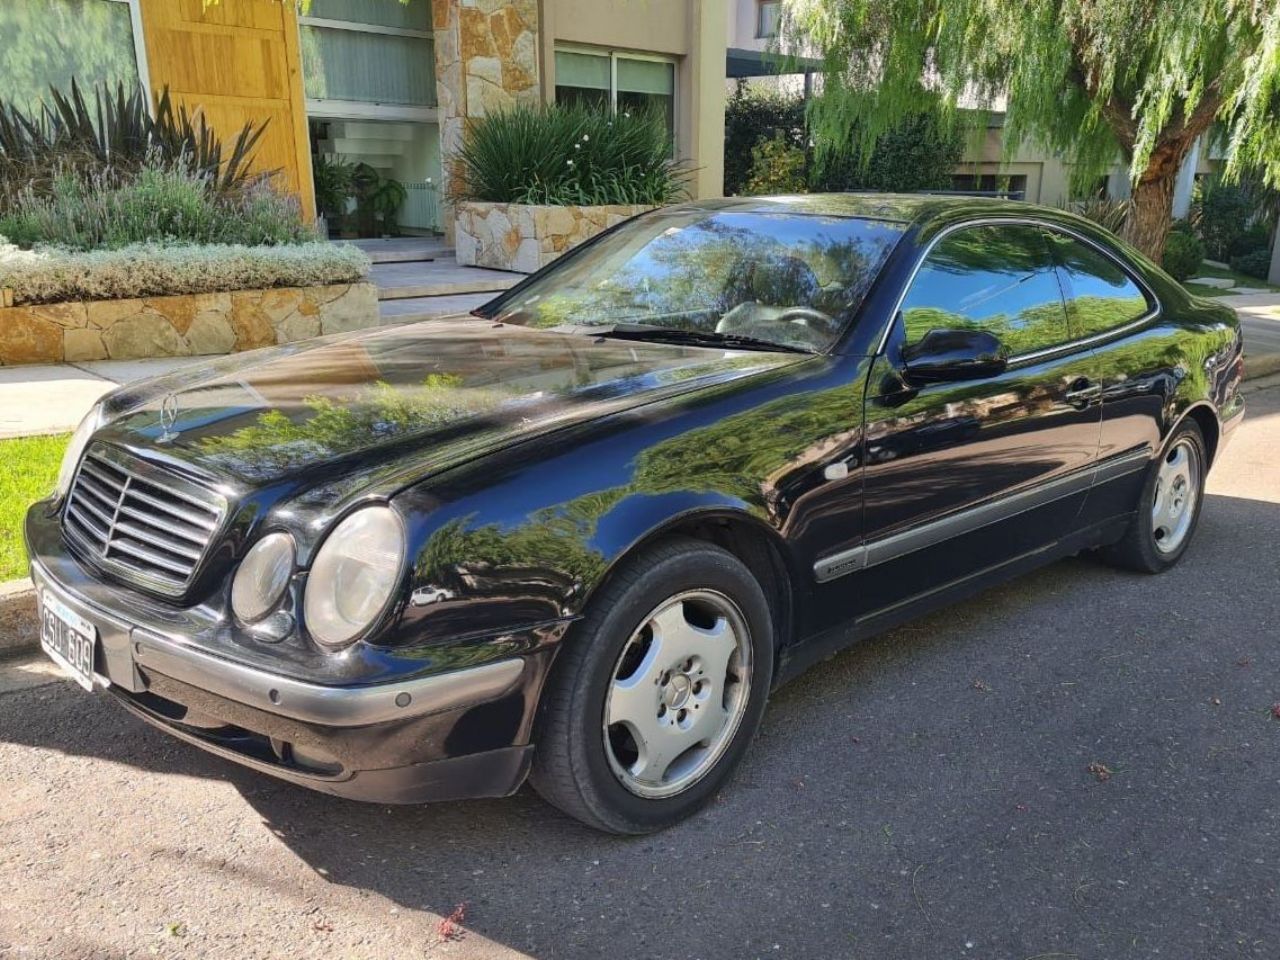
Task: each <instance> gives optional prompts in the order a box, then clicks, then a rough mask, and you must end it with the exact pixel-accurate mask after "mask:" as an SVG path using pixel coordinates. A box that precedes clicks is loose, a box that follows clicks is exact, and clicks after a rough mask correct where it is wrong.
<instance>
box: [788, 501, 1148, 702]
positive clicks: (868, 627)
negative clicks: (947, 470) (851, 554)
mask: <svg viewBox="0 0 1280 960" xmlns="http://www.w3.org/2000/svg"><path fill="white" fill-rule="evenodd" d="M1130 516H1131V515H1130V514H1125V515H1122V516H1116V517H1111V518H1110V519H1107V520H1104V521H1101V522H1099V523H1096V524H1093V525H1092V526H1089V527H1085V528H1084V529H1082V530H1079V531H1076V532H1075V533H1073V534H1071V535H1070V536H1068V537H1065V538H1063V539H1061V540H1057V541H1055V542H1053V543H1050V544H1046V545H1045V546H1043V547H1040V548H1037V549H1036V550H1032V551H1030V552H1028V553H1023V554H1019V555H1018V556H1016V557H1011V558H1010V559H1008V560H1004V561H1001V562H1000V563H998V564H995V565H993V566H990V567H985V568H983V569H982V570H976V571H974V572H973V573H971V574H969V575H967V576H965V577H962V578H961V579H959V580H953V581H951V582H950V583H947V584H943V585H942V586H940V587H935V588H934V589H933V590H930V591H929V592H927V593H922V594H918V595H916V596H914V597H911V598H909V599H907V600H903V601H901V602H900V603H896V604H894V605H893V606H891V607H885V608H884V609H881V610H877V611H875V612H874V613H869V614H867V615H866V616H864V617H860V618H859V619H857V620H855V621H853V622H852V623H849V624H845V625H843V626H840V627H837V628H836V629H834V630H828V631H826V632H825V633H820V634H818V635H816V636H814V637H811V638H810V639H808V640H805V641H802V642H801V643H797V644H793V645H791V646H787V647H783V648H782V650H781V651H780V652H779V654H778V668H777V670H775V671H774V682H773V688H774V689H775V690H776V689H777V688H778V687H780V686H782V685H783V684H784V683H786V682H787V681H789V680H793V679H795V678H796V677H798V676H799V675H800V674H802V673H804V672H805V671H806V670H807V669H809V667H811V666H813V665H814V664H815V663H819V662H820V661H822V660H828V659H830V658H831V657H833V656H835V655H836V654H837V653H839V652H840V651H842V650H844V649H845V648H846V647H849V646H851V645H852V644H854V643H857V642H858V641H859V640H864V639H866V638H867V637H872V636H875V635H876V634H879V633H884V632H885V631H886V630H890V629H892V628H893V627H896V626H899V625H901V624H903V623H906V622H907V621H909V620H915V619H918V618H919V617H922V616H925V615H926V614H929V613H932V612H933V611H935V610H938V609H941V608H942V607H946V606H950V605H951V604H953V603H957V602H959V601H960V600H965V599H968V598H969V597H971V596H973V595H974V594H976V593H979V592H980V591H982V590H984V589H986V588H988V587H993V586H996V585H997V584H1000V583H1004V582H1006V581H1008V580H1012V579H1014V578H1016V577H1019V576H1021V575H1022V574H1024V573H1029V572H1030V571H1032V570H1036V569H1039V568H1040V567H1043V566H1046V565H1048V564H1050V563H1053V562H1054V561H1056V560H1061V559H1063V558H1064V557H1070V556H1074V555H1075V554H1077V553H1080V552H1081V551H1083V550H1092V549H1094V548H1096V547H1101V546H1105V545H1106V544H1108V543H1114V542H1115V541H1116V540H1118V539H1119V538H1120V537H1121V536H1123V534H1124V531H1125V528H1126V527H1127V526H1128V523H1129V519H1130Z"/></svg>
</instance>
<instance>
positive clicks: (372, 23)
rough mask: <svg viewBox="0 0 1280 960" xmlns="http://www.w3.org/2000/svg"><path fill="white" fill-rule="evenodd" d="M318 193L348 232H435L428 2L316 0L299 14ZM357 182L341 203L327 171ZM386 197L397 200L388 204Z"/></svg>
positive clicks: (334, 225)
mask: <svg viewBox="0 0 1280 960" xmlns="http://www.w3.org/2000/svg"><path fill="white" fill-rule="evenodd" d="M298 23H299V30H300V31H301V38H302V64H303V86H304V89H305V91H306V97H307V115H308V118H309V120H310V127H311V145H312V151H313V153H314V154H315V156H314V158H313V164H314V166H315V168H316V182H317V190H318V195H319V194H321V193H323V194H324V195H325V197H326V198H327V202H326V203H325V206H326V207H327V208H328V209H327V211H326V212H327V217H326V219H327V220H329V221H330V222H329V226H330V229H331V231H332V232H335V233H341V234H343V235H345V236H352V235H363V236H369V235H374V236H377V235H381V234H386V233H415V234H416V233H433V232H438V231H439V230H440V226H441V225H440V216H439V204H438V197H437V195H436V190H437V185H438V184H439V182H440V137H439V127H438V115H437V110H436V80H435V48H434V40H433V37H432V32H431V4H430V2H429V0H409V2H407V3H400V2H389V0H312V2H311V5H310V7H309V8H308V10H307V14H306V15H305V16H301V17H299V20H298ZM334 167H340V168H345V169H346V170H347V172H348V174H349V175H350V176H351V178H352V180H353V184H352V186H351V188H350V190H349V192H348V196H347V198H346V202H345V209H344V210H343V211H342V212H338V211H336V210H334V209H333V208H334V207H335V206H339V204H338V203H337V202H336V201H335V200H334V198H333V196H332V190H329V189H326V181H329V182H331V181H332V179H333V176H332V175H333V168H334ZM388 198H400V201H399V203H398V206H396V208H395V209H393V210H388V209H387V206H388V204H389V203H390V200H389V199H388Z"/></svg>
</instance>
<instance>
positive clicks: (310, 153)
mask: <svg viewBox="0 0 1280 960" xmlns="http://www.w3.org/2000/svg"><path fill="white" fill-rule="evenodd" d="M781 8H782V0H407V2H401V0H3V2H0V36H3V37H5V38H6V40H5V42H4V43H0V77H3V78H4V80H5V85H4V91H3V92H4V94H5V95H6V96H8V97H10V98H12V99H14V100H17V101H18V102H35V101H37V100H39V98H40V97H41V96H42V95H44V94H45V92H46V91H47V89H48V87H49V86H50V85H54V86H57V87H60V88H66V87H67V86H68V85H69V82H70V80H71V78H72V77H75V78H77V79H78V80H79V81H81V83H82V84H87V83H95V82H102V81H107V82H117V81H123V82H126V83H130V84H141V85H142V86H143V87H144V88H146V89H149V90H151V91H152V92H154V93H158V92H159V91H160V90H162V89H164V88H166V87H167V88H168V89H169V90H170V92H171V95H172V96H173V97H174V98H175V99H176V100H177V101H179V102H181V103H185V104H187V105H189V106H191V107H197V106H198V107H200V108H201V109H202V110H203V111H204V113H205V115H206V116H207V117H208V119H209V120H210V122H211V123H212V124H213V126H214V127H215V129H217V130H219V131H221V132H222V133H223V134H224V136H230V135H233V134H234V131H236V130H237V129H238V128H239V127H240V126H241V125H243V124H244V123H246V122H249V121H253V122H255V123H263V122H266V124H267V129H266V132H265V134H264V136H263V138H262V140H261V141H260V145H259V148H258V163H259V165H260V166H261V167H262V168H264V169H270V170H274V171H278V173H279V177H280V180H281V183H283V184H284V185H285V186H286V187H287V188H288V189H290V190H292V191H294V192H296V193H297V194H298V196H299V197H300V198H301V200H302V203H303V206H304V209H308V210H310V209H313V208H314V187H313V185H314V182H315V181H314V175H315V170H316V169H317V168H318V167H320V166H321V165H322V164H323V163H324V161H325V160H327V159H329V158H335V157H337V158H341V159H343V160H345V161H347V162H348V163H364V164H368V166H369V167H371V168H372V169H374V170H376V171H377V173H378V174H379V175H380V176H382V177H385V178H390V179H394V180H396V181H398V182H399V183H400V184H401V185H403V186H404V187H405V196H406V199H405V201H404V204H403V206H402V209H401V210H400V211H399V215H398V218H397V221H398V224H399V225H400V227H401V228H402V229H403V230H405V231H406V232H410V233H431V232H440V231H448V230H450V229H451V226H452V224H451V217H450V216H449V213H448V210H447V203H446V198H447V196H448V186H449V175H450V163H449V160H448V158H449V156H450V155H451V153H452V152H453V151H454V150H456V148H457V146H458V144H459V143H460V141H461V138H462V134H463V130H464V129H465V126H466V123H467V121H468V120H469V119H473V118H476V117H481V116H484V115H485V114H487V113H490V112H492V111H494V110H501V109H504V108H507V107H510V106H512V105H515V104H536V103H548V102H553V101H562V102H564V101H570V102H585V103H591V104H596V105H600V106H602V107H604V108H606V109H610V110H626V109H629V108H632V107H640V106H647V107H656V108H658V109H659V110H661V111H662V112H663V113H665V115H666V116H667V118H668V122H669V123H670V126H671V132H672V135H673V138H674V141H675V145H676V155H677V157H679V158H680V159H681V160H683V161H685V162H686V164H687V165H688V167H689V168H690V169H691V170H692V171H693V173H692V183H691V188H692V189H691V192H692V194H693V196H695V197H710V196H718V195H719V194H720V193H721V192H722V189H723V166H724V156H723V154H724V104H725V99H726V93H727V89H728V86H729V83H732V82H736V80H737V79H747V78H763V79H757V80H753V81H751V82H764V83H773V84H776V85H780V86H782V87H783V88H784V89H788V90H792V91H794V92H797V93H799V92H801V91H803V90H805V89H807V88H808V87H810V86H811V84H812V82H813V75H812V70H811V72H810V73H809V74H805V73H804V72H803V70H804V69H805V68H806V67H809V68H812V69H816V68H817V66H818V64H817V63H816V62H814V61H801V62H800V64H799V65H798V67H797V69H800V70H801V71H802V72H801V73H798V74H793V75H791V76H785V77H778V76H776V75H774V73H775V71H776V70H777V64H776V62H774V61H773V59H772V58H771V57H770V55H769V49H770V46H771V44H772V43H773V38H774V36H775V34H776V31H777V27H778V22H779V16H780V13H781ZM726 78H729V79H728V81H726ZM999 122H1000V118H999V116H998V115H995V116H994V117H993V122H992V126H991V128H990V129H988V130H987V131H986V135H985V136H983V137H978V138H976V139H975V140H973V141H971V142H970V143H969V144H968V146H967V148H966V152H965V155H964V158H963V160H962V162H961V164H959V165H958V166H957V168H956V170H955V172H954V182H953V186H954V187H955V188H956V189H966V190H998V191H1003V192H1011V193H1014V194H1017V195H1021V196H1022V197H1024V198H1025V199H1027V200H1030V201H1032V202H1039V203H1044V204H1049V205H1060V204H1062V203H1064V202H1065V201H1066V200H1067V198H1068V184H1069V181H1070V173H1071V170H1070V167H1069V166H1068V165H1067V164H1066V163H1064V162H1063V160H1062V158H1061V157H1059V156H1056V155H1053V154H1051V153H1049V152H1046V151H1043V150H1040V149H1037V148H1035V147H1033V146H1030V145H1024V146H1023V147H1022V148H1020V149H1019V150H1018V151H1017V152H1016V153H1015V155H1014V156H1013V157H1012V158H1011V159H1009V160H1008V161H1005V160H1004V159H1003V157H1002V151H1001V131H1000V129H999ZM1216 164H1217V161H1216V160H1215V159H1214V158H1212V157H1210V156H1209V154H1208V152H1207V151H1199V150H1197V152H1196V154H1195V156H1194V157H1193V158H1191V159H1189V161H1188V165H1187V169H1186V170H1184V174H1185V175H1184V176H1183V177H1182V178H1181V179H1180V181H1179V187H1178V193H1177V200H1176V204H1175V208H1176V209H1175V212H1176V213H1177V214H1179V215H1182V214H1185V211H1186V208H1187V206H1188V205H1189V203H1190V198H1191V191H1192V188H1193V186H1194V182H1195V178H1196V176H1197V175H1203V174H1204V173H1207V172H1209V171H1210V170H1212V169H1213V168H1214V167H1215V166H1216ZM1099 191H1100V192H1104V193H1105V194H1106V195H1108V196H1111V197H1122V196H1125V195H1126V194H1127V192H1128V184H1127V180H1126V177H1125V172H1124V171H1123V170H1122V169H1121V168H1120V167H1119V165H1117V167H1116V168H1115V169H1114V170H1113V171H1112V172H1111V174H1110V175H1109V176H1108V177H1107V178H1106V179H1105V182H1100V183H1099Z"/></svg>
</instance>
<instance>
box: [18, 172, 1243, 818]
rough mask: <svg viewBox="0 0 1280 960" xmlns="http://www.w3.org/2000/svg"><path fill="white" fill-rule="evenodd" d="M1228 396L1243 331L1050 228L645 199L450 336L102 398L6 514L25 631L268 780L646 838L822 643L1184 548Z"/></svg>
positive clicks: (247, 358)
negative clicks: (46, 487)
mask: <svg viewBox="0 0 1280 960" xmlns="http://www.w3.org/2000/svg"><path fill="white" fill-rule="evenodd" d="M1241 374H1242V348H1241V338H1240V330H1239V326H1238V324H1237V321H1236V318H1235V315H1234V314H1233V312H1232V311H1231V310H1229V309H1226V308H1225V307H1223V306H1221V305H1219V304H1216V303H1214V302H1211V301H1208V300H1199V299H1196V298H1194V297H1191V296H1189V295H1188V294H1187V293H1186V292H1185V291H1184V290H1183V289H1182V288H1181V287H1180V286H1179V285H1178V284H1177V283H1175V282H1174V281H1173V280H1171V279H1170V278H1169V277H1168V276H1167V275H1165V274H1164V273H1163V272H1162V271H1161V270H1160V269H1159V268H1158V267H1156V266H1154V265H1153V264H1151V263H1150V262H1148V261H1147V260H1146V259H1145V258H1144V257H1142V256H1141V255H1140V254H1138V253H1136V252H1135V251H1133V250H1131V249H1130V248H1128V247H1127V246H1125V245H1124V244H1123V243H1121V242H1120V241H1118V240H1116V238H1114V237H1113V236H1111V235H1110V234H1108V233H1106V232H1104V231H1102V230H1100V229H1099V228H1097V227H1096V226H1094V225H1093V224H1091V223H1089V222H1086V221H1085V220H1082V219H1079V218H1077V217H1074V216H1071V215H1069V214H1066V213H1062V212H1060V211H1054V210H1046V209H1041V208H1039V207H1035V206H1031V205H1027V204H1021V203H1003V202H996V201H987V200H973V199H957V198H949V199H944V198H938V197H918V196H917V197H905V196H876V195H837V196H809V197H787V198H771V199H734V200H718V201H713V202H706V203H695V204H688V205H683V206H675V207H669V208H665V209H661V210H657V211H654V212H652V213H648V214H645V215H643V216H640V217H638V218H636V219H634V220H631V221H629V222H627V223H625V224H622V225H620V226H618V227H616V228H614V229H613V230H611V231H609V232H607V233H605V234H602V235H601V236H599V237H597V238H596V239H594V240H593V241H590V242H588V243H586V244H584V245H582V246H581V247H579V248H577V249H575V250H574V251H572V252H571V253H569V254H567V255H566V256H564V257H563V258H561V259H560V260H559V261H557V262H556V263H554V264H553V265H551V266H550V267H548V268H546V269H545V270H543V271H542V272H540V273H538V274H535V275H534V276H532V277H529V278H528V279H526V280H524V281H523V282H521V283H520V284H519V285H518V286H516V287H514V288H513V289H511V290H510V291H509V292H507V293H506V294H504V295H502V296H500V297H498V298H497V299H495V300H493V301H492V302H491V303H489V304H488V305H486V306H485V307H483V308H481V309H480V310H478V311H476V312H475V314H473V315H470V316H458V317H453V318H448V319H443V320H437V321H430V322H425V323H419V324H415V325H412V326H400V327H383V328H379V329H375V330H369V331H364V332H360V333H356V334H348V335H341V336H337V337H329V338H324V339H320V340H314V341H309V342H306V343H303V344H294V345H288V346H282V347H278V348H272V349H269V350H266V351H261V352H257V353H253V354H246V355H242V356H239V357H232V358H226V359H224V360H220V361H216V362H213V363H210V364H208V365H207V366H204V367H201V368H196V369H194V370H188V371H182V372H181V373H179V374H176V375H174V376H170V377H164V378H160V379H156V380H152V381H149V382H147V383H143V384H139V385H136V386H132V387H127V388H124V389H121V390H119V391H116V392H115V393H113V394H110V395H109V396H108V397H107V398H105V400H104V401H103V402H102V403H101V404H100V405H99V406H98V407H96V408H95V409H94V410H93V411H92V412H91V413H90V414H89V416H88V417H87V418H86V419H85V421H84V423H83V424H81V426H80V428H79V429H78V430H77V431H76V433H75V436H74V439H73V442H72V444H71V447H70V449H69V450H68V452H67V457H66V462H65V464H64V466H63V470H62V476H61V477H60V479H59V482H58V487H57V490H56V491H55V492H54V494H53V495H52V496H51V497H49V498H48V499H47V500H44V501H42V502H40V503H37V504H35V505H34V506H33V507H32V508H31V510H30V512H29V514H28V516H27V521H26V538H27V543H28V546H29V551H30V555H31V568H32V570H31V572H32V576H33V578H34V580H35V583H36V586H37V589H38V593H39V603H40V611H41V618H42V619H41V625H42V641H43V644H44V647H45V649H46V650H47V651H48V652H49V654H50V655H51V656H52V657H53V658H54V659H55V660H57V661H58V662H59V663H60V664H61V665H62V666H63V667H65V668H66V669H67V670H68V671H70V673H71V674H72V675H73V676H74V677H75V678H76V679H77V680H78V681H79V682H80V683H81V685H82V686H83V687H84V688H85V689H87V690H99V689H100V690H103V691H105V692H106V693H108V694H110V695H111V696H113V697H114V698H115V699H116V700H118V701H119V702H120V703H121V704H122V705H123V706H125V707H126V708H127V709H129V710H130V711H132V712H133V713H135V714H136V715H138V716H139V717H141V718H142V719H144V720H147V721H149V722H151V723H153V724H156V725H157V726H159V727H161V728H163V729H164V730H167V731H169V732H170V733H172V734H173V735H175V736H177V737H180V738H182V739H184V740H186V741H188V742H190V743H192V744H195V745H197V746H200V747H203V748H205V749H207V750H210V751H212V752H214V753H216V754H218V755H220V756H222V757H226V758H228V759H231V760H234V761H236V762H238V763H241V764H244V765H246V766H249V767H252V768H254V769H256V770H260V771H262V772H264V773H268V774H272V775H274V776H277V777H281V778H283V779H285V780H289V781H291V782H293V783H297V784H302V785H305V786H308V787H312V788H314V789H318V790H322V791H326V792H328V793H332V794H337V795H340V796H344V797H352V798H356V799H361V800H370V801H377V802H380V803H418V802H422V801H427V800H438V799H448V798H462V797H489V796H503V795H506V794H510V793H512V792H513V791H515V790H516V789H517V788H518V787H520V785H521V784H522V783H523V782H524V781H525V779H526V778H528V779H530V780H531V782H532V783H533V785H534V787H535V788H536V789H537V790H538V791H539V792H540V793H541V794H542V795H543V796H544V797H545V798H546V799H548V800H549V801H550V802H551V803H553V804H555V805H556V806H558V807H560V808H561V809H562V810H564V811H566V812H567V813H569V814H571V815H572V816H574V817H577V818H579V819H581V820H583V821H584V822H586V823H588V824H590V825H592V826H594V827H598V828H600V829H602V830H607V831H613V832H617V833H643V832H646V831H652V830H656V829H659V828H662V827H665V826H667V825H669V824H671V823H673V822H675V821H677V820H679V819H680V818H682V817H685V816H688V815H689V814H690V813H691V812H692V811H694V810H696V809H697V808H698V807H699V805H701V804H703V803H705V802H707V800H708V799H709V798H710V797H712V796H713V795H714V794H715V793H716V791H718V790H720V789H721V788H722V787H723V786H724V785H725V783H726V781H727V780H728V779H729V778H730V776H731V774H732V772H733V770H734V768H735V766H736V765H737V764H738V762H739V761H740V760H741V759H742V756H743V754H744V752H745V751H746V749H747V746H748V744H749V743H750V742H751V739H752V737H753V735H754V734H755V732H756V730H757V729H758V728H759V726H760V722H761V717H762V715H763V713H764V709H765V701H766V699H767V698H768V696H769V692H770V691H771V690H772V689H773V688H775V687H776V686H777V685H778V684H780V683H782V682H783V681H785V680H786V679H788V678H790V677H792V676H794V675H795V674H796V673H797V672H798V671H800V670H802V669H803V668H805V667H806V666H807V665H809V664H812V663H814V662H816V661H818V660H821V659H823V658H824V657H827V656H829V655H831V654H832V653H834V652H835V651H837V650H839V649H840V648H842V647H844V646H845V645H846V644H849V643H850V642H852V641H854V640H856V639H858V638H860V637H865V636H867V635H868V634H872V633H875V632H877V631H882V630H884V629H886V628H887V627H890V626H892V625H894V624H896V623H899V622H901V621H903V620H905V619H907V618H909V617H913V616H917V615H919V614H921V613H923V612H925V611H928V610H931V609H934V608H937V607H938V606H939V605H942V604H946V603H950V602H952V601H954V600H956V599H957V598H960V597H963V596H966V595H968V594H971V593H973V592H974V591H975V590H978V589H980V588H982V587H984V586H987V585H989V584H992V583H995V582H998V581H1000V580H1003V579H1006V578H1008V577H1011V576H1013V575H1015V574H1018V573H1020V572H1023V571H1026V570H1029V569H1031V568H1033V567H1037V566H1040V565H1042V564H1046V563H1049V562H1051V561H1053V560H1055V559H1057V558H1060V557H1065V556H1068V555H1070V554H1076V553H1080V552H1082V551H1092V552H1096V553H1097V554H1098V555H1099V556H1100V557H1102V558H1105V559H1106V560H1108V561H1111V562H1113V563H1115V564H1118V565H1120V566H1123V567H1127V568H1130V569H1134V570H1140V571H1146V572H1149V573H1159V572H1160V571H1162V570H1165V569H1167V568H1168V567H1170V566H1172V565H1173V564H1175V563H1177V562H1178V560H1179V559H1180V558H1181V557H1182V555H1183V554H1184V552H1185V551H1186V550H1187V548H1188V545H1189V544H1190V543H1191V540H1192V537H1193V535H1194V533H1195V529H1196V524H1197V521H1198V519H1199V514H1200V508H1201V503H1202V500H1203V496H1204V486H1205V477H1206V474H1207V473H1208V471H1209V469H1210V467H1211V466H1212V464H1213V461H1214V459H1215V457H1217V456H1218V455H1219V454H1220V453H1221V451H1222V448H1223V445H1224V444H1225V443H1226V441H1227V438H1228V437H1229V436H1230V434H1231V431H1232V430H1233V429H1234V428H1235V427H1236V426H1237V425H1238V424H1239V423H1240V420H1241V418H1242V417H1243V415H1244V401H1243V399H1242V398H1241V395H1240V392H1239V386H1240V380H1241Z"/></svg>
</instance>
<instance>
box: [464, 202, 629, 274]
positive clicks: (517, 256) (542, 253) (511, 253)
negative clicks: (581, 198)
mask: <svg viewBox="0 0 1280 960" xmlns="http://www.w3.org/2000/svg"><path fill="white" fill-rule="evenodd" d="M651 209H653V208H652V207H638V206H602V207H551V206H533V205H529V204H520V203H482V202H479V201H474V200H467V201H463V202H462V203H459V204H458V210H457V230H458V232H457V236H456V237H455V238H454V245H455V247H456V250H457V256H458V263H460V264H462V265H464V266H470V267H492V268H494V269H496V270H514V271H516V272H517V273H533V272H534V271H535V270H538V269H541V268H542V267H544V266H546V265H547V264H548V263H550V262H551V261H552V260H554V259H556V257H558V256H560V255H561V254H562V253H564V252H565V251H566V250H570V249H572V248H573V247H576V246H577V245H578V244H580V243H582V241H584V240H587V239H589V238H591V237H594V236H595V235H596V234H597V233H599V232H600V231H602V230H605V229H607V228H609V227H612V226H613V225H614V224H615V223H619V222H620V221H622V220H626V219H628V218H629V217H634V216H635V215H636V214H639V213H644V212H645V211H646V210H651Z"/></svg>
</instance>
